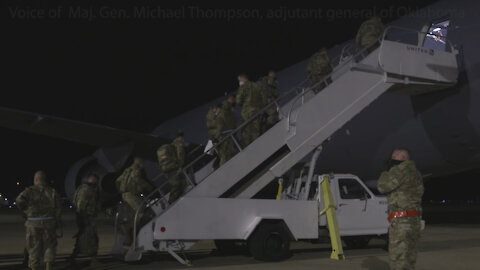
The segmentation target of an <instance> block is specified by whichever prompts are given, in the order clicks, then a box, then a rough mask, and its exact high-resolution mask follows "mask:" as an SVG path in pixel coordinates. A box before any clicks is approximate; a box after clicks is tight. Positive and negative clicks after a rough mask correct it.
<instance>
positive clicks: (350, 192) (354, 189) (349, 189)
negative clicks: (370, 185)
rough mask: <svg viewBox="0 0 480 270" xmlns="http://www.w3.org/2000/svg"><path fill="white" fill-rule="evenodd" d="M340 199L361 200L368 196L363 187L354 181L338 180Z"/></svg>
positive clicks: (348, 179) (349, 179)
mask: <svg viewBox="0 0 480 270" xmlns="http://www.w3.org/2000/svg"><path fill="white" fill-rule="evenodd" d="M338 185H339V187H340V198H342V199H363V198H364V197H365V194H368V193H367V191H366V190H365V189H364V188H363V186H362V185H361V184H360V183H359V182H358V181H357V180H355V179H351V178H346V179H339V181H338Z"/></svg>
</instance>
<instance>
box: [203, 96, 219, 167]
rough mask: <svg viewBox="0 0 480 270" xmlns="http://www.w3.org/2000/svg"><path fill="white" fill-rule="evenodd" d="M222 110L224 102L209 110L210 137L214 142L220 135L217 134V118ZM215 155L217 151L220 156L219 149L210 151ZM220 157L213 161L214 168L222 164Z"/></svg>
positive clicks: (208, 125) (208, 127)
mask: <svg viewBox="0 0 480 270" xmlns="http://www.w3.org/2000/svg"><path fill="white" fill-rule="evenodd" d="M221 110H222V104H221V103H219V104H217V105H215V107H212V108H210V110H208V112H207V117H206V118H207V129H208V134H209V135H210V139H211V140H212V143H214V144H215V143H217V142H218V139H219V136H218V134H217V130H218V127H217V119H218V115H219V114H220V111H221ZM209 153H211V154H212V155H213V153H216V154H217V156H218V149H217V150H216V151H211V152H209ZM219 159H220V158H219V157H218V158H216V159H215V162H214V163H213V168H214V169H218V167H219V164H220V160H219Z"/></svg>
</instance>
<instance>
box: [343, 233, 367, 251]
mask: <svg viewBox="0 0 480 270" xmlns="http://www.w3.org/2000/svg"><path fill="white" fill-rule="evenodd" d="M343 241H344V242H345V245H346V246H347V248H354V249H357V248H365V247H367V246H368V242H370V237H368V236H347V237H344V238H343Z"/></svg>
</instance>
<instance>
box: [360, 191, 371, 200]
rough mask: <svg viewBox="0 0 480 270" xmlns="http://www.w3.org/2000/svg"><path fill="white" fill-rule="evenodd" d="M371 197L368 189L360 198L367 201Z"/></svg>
mask: <svg viewBox="0 0 480 270" xmlns="http://www.w3.org/2000/svg"><path fill="white" fill-rule="evenodd" d="M368 199H370V194H368V193H367V192H366V191H364V192H363V197H362V198H361V199H360V200H361V201H366V200H368Z"/></svg>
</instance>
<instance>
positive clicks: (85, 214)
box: [69, 173, 101, 266]
mask: <svg viewBox="0 0 480 270" xmlns="http://www.w3.org/2000/svg"><path fill="white" fill-rule="evenodd" d="M98 179H99V178H98V176H97V175H96V174H94V173H90V174H89V175H88V176H87V182H86V183H84V184H82V185H80V186H79V187H78V188H77V190H76V191H75V194H74V195H73V202H72V204H73V206H74V207H75V213H76V217H77V219H76V220H77V227H78V232H77V234H76V235H75V236H74V238H76V241H75V247H74V248H73V252H72V255H70V258H69V261H70V263H71V264H73V263H74V262H75V258H76V257H77V255H78V254H79V253H83V254H86V255H88V256H90V257H91V262H90V265H91V266H96V265H99V264H100V262H99V261H98V260H97V252H98V233H97V220H96V219H97V216H98V214H99V213H100V212H101V203H100V194H99V191H98Z"/></svg>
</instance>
